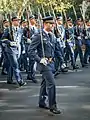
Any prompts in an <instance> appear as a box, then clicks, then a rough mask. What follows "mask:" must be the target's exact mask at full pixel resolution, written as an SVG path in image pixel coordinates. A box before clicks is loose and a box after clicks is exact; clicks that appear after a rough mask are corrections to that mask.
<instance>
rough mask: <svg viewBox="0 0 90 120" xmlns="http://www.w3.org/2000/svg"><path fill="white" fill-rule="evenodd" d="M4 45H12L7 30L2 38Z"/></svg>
mask: <svg viewBox="0 0 90 120" xmlns="http://www.w3.org/2000/svg"><path fill="white" fill-rule="evenodd" d="M1 42H2V43H6V44H10V35H9V29H6V30H5V31H4V33H3V35H2V38H1Z"/></svg>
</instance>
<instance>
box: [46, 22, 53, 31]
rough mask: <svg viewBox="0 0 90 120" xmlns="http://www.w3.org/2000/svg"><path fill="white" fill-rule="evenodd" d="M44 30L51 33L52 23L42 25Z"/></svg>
mask: <svg viewBox="0 0 90 120" xmlns="http://www.w3.org/2000/svg"><path fill="white" fill-rule="evenodd" d="M44 28H45V29H46V30H47V31H52V30H53V29H54V23H44Z"/></svg>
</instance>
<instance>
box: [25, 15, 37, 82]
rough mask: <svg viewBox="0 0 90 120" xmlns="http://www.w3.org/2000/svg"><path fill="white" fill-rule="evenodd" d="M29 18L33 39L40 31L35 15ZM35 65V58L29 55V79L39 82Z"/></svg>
mask: <svg viewBox="0 0 90 120" xmlns="http://www.w3.org/2000/svg"><path fill="white" fill-rule="evenodd" d="M29 20H30V39H31V40H32V37H33V35H34V34H36V33H38V29H37V27H36V20H35V16H34V15H31V16H30V17H29ZM29 47H30V46H29ZM34 65H35V60H34V58H31V57H29V70H28V76H27V79H29V80H32V81H33V82H34V83H37V80H36V78H35V70H34Z"/></svg>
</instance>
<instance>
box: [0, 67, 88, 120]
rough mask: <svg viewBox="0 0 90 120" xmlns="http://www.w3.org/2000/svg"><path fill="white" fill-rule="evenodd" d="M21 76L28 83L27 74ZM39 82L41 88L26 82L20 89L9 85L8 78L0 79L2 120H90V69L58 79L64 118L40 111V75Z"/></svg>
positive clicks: (58, 101) (58, 99) (59, 100)
mask: <svg viewBox="0 0 90 120" xmlns="http://www.w3.org/2000/svg"><path fill="white" fill-rule="evenodd" d="M22 75H23V78H24V80H25V79H26V74H25V73H22ZM36 78H37V79H38V81H39V83H38V84H34V83H32V82H31V81H27V85H26V86H24V87H21V88H18V87H17V86H15V85H7V84H6V83H5V82H6V77H5V76H2V75H0V120H46V119H47V120H90V66H89V67H88V68H82V69H80V70H78V71H77V72H76V71H69V73H67V74H60V75H58V76H57V77H56V78H55V79H56V85H57V86H56V87H57V103H58V108H60V109H61V111H62V114H61V115H55V116H51V115H50V114H49V112H48V111H46V110H43V109H39V108H38V96H39V88H40V81H41V76H40V74H36Z"/></svg>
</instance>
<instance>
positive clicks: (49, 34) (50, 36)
mask: <svg viewBox="0 0 90 120" xmlns="http://www.w3.org/2000/svg"><path fill="white" fill-rule="evenodd" d="M48 36H49V38H50V42H51V41H52V35H51V33H48Z"/></svg>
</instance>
